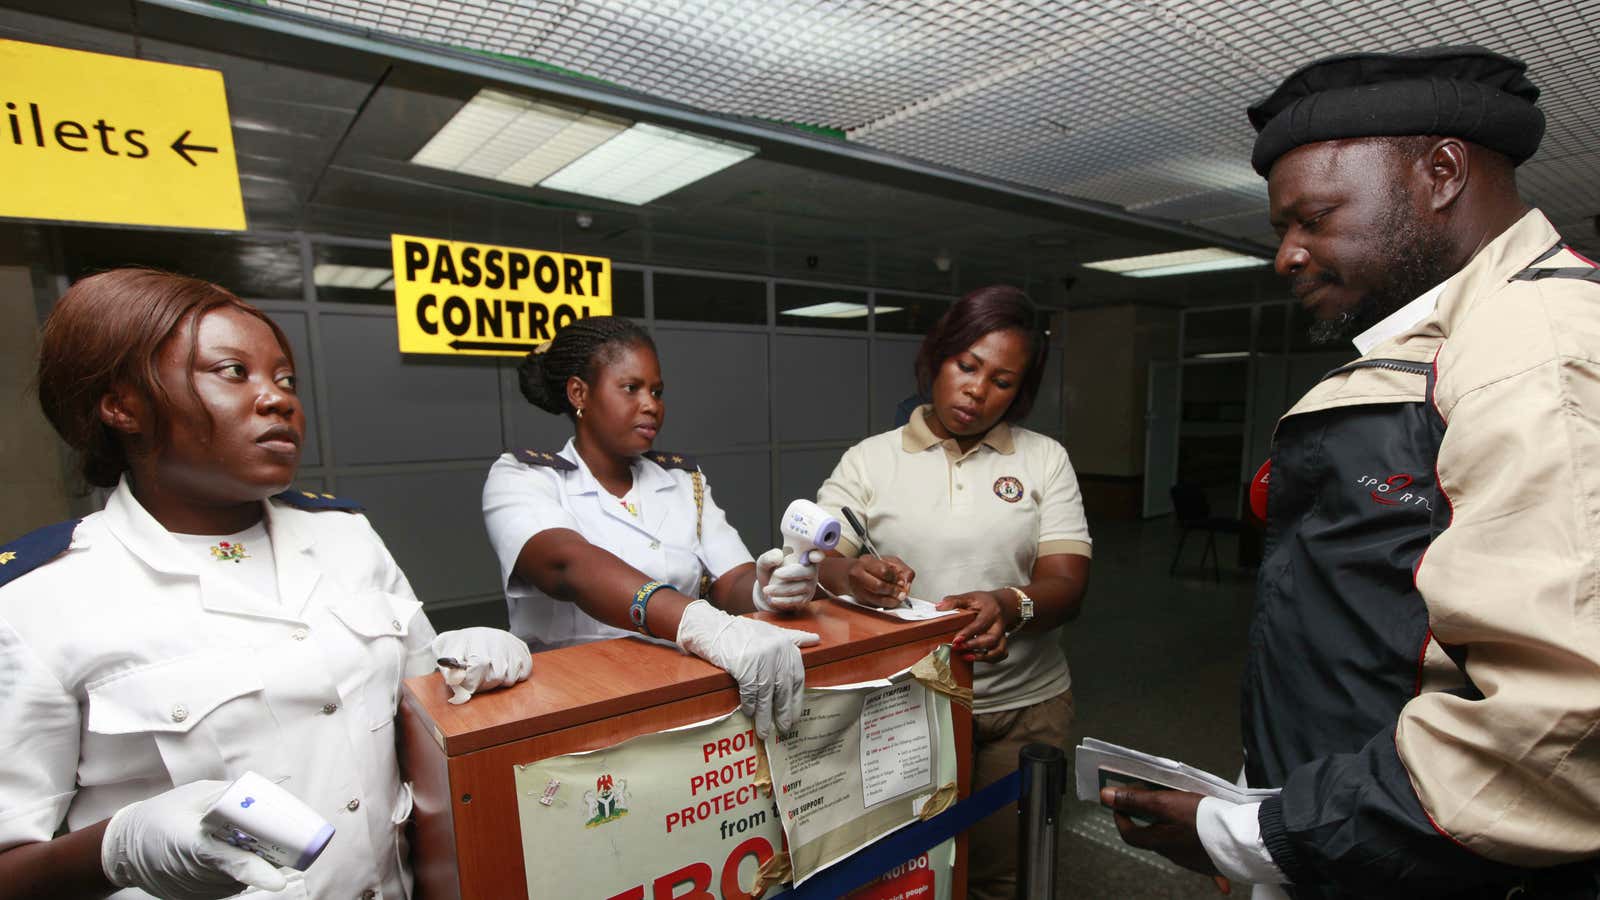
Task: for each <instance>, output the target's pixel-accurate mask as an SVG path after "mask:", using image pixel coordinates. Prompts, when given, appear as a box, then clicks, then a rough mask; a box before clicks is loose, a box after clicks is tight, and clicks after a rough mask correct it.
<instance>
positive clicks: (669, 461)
mask: <svg viewBox="0 0 1600 900" xmlns="http://www.w3.org/2000/svg"><path fill="white" fill-rule="evenodd" d="M644 458H645V459H648V460H650V461H651V462H653V463H655V464H656V465H658V466H660V467H661V468H663V469H682V470H684V471H685V472H693V471H695V470H696V469H698V468H700V464H699V463H697V462H695V461H694V457H692V456H687V455H685V454H682V453H667V452H665V451H654V450H653V451H651V452H649V453H646V454H645V455H644Z"/></svg>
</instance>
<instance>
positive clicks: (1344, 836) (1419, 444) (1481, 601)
mask: <svg viewBox="0 0 1600 900" xmlns="http://www.w3.org/2000/svg"><path fill="white" fill-rule="evenodd" d="M1524 70H1525V67H1524V66H1523V65H1522V63H1520V62H1517V61H1516V60H1512V59H1508V58H1506V57H1504V56H1500V55H1498V54H1494V53H1490V52H1488V51H1486V50H1482V49H1480V48H1476V47H1441V48H1432V49H1428V50H1422V51H1415V52H1410V53H1398V54H1352V55H1345V56H1337V57H1331V58H1328V59H1323V60H1320V61H1318V62H1315V63H1312V64H1311V65H1309V66H1306V67H1305V68H1303V69H1301V70H1299V71H1297V72H1295V73H1294V74H1293V75H1291V76H1290V77H1289V78H1288V79H1287V80H1286V81H1284V83H1283V84H1282V85H1281V86H1280V87H1279V88H1278V89H1277V90H1276V91H1274V92H1273V94H1272V95H1271V96H1270V97H1268V98H1267V99H1266V100H1264V101H1262V102H1260V103H1258V104H1256V105H1254V106H1252V107H1251V108H1250V111H1249V113H1250V121H1251V123H1252V124H1253V125H1254V126H1255V128H1256V130H1257V132H1258V133H1259V136H1258V138H1257V140H1256V145H1255V152H1254V154H1253V157H1252V162H1253V164H1254V165H1255V168H1256V171H1258V172H1260V173H1261V174H1262V175H1264V176H1266V178H1267V188H1268V196H1269V199H1270V209H1271V216H1272V222H1273V225H1274V227H1275V228H1276V229H1277V232H1278V234H1279V236H1280V242H1281V243H1280V245H1279V248H1278V255H1277V259H1276V267H1277V270H1278V272H1279V274H1281V275H1283V276H1284V277H1286V278H1288V279H1289V281H1290V286H1291V289H1292V290H1293V292H1294V294H1295V295H1296V297H1298V298H1299V300H1300V302H1301V303H1302V304H1303V305H1304V306H1305V307H1306V308H1307V309H1308V310H1310V311H1311V313H1312V314H1313V316H1314V318H1315V319H1316V321H1317V325H1316V327H1315V330H1314V335H1315V336H1316V337H1317V338H1319V339H1322V340H1334V339H1338V338H1341V337H1348V338H1353V342H1354V343H1355V345H1356V347H1357V349H1358V350H1359V351H1360V353H1361V356H1360V358H1359V359H1357V360H1356V361H1355V362H1352V363H1350V364H1349V365H1346V366H1342V367H1340V368H1338V369H1335V370H1334V371H1333V372H1331V373H1329V374H1328V375H1327V376H1326V377H1325V378H1324V379H1323V380H1322V381H1321V382H1320V383H1319V384H1317V385H1316V386H1315V387H1313V388H1312V389H1311V391H1309V392H1308V393H1307V394H1306V395H1305V396H1304V397H1303V398H1302V399H1301V400H1300V401H1299V403H1297V404H1295V406H1294V407H1293V408H1292V409H1291V410H1290V411H1289V412H1288V413H1287V414H1286V415H1284V417H1283V418H1282V419H1281V420H1280V421H1279V423H1278V427H1277V432H1276V434H1275V439H1274V447H1273V454H1272V459H1271V460H1270V462H1269V464H1268V466H1264V467H1263V470H1262V472H1261V473H1260V475H1259V477H1261V478H1263V479H1266V480H1267V483H1268V485H1269V493H1268V497H1267V503H1266V504H1265V509H1264V510H1262V512H1263V513H1264V515H1265V517H1266V519H1267V522H1268V531H1267V549H1266V553H1265V558H1264V560H1263V562H1262V565H1261V570H1260V575H1259V579H1258V585H1257V588H1258V597H1257V607H1256V617H1255V621H1254V622H1253V624H1252V626H1251V630H1250V644H1249V653H1248V658H1247V663H1246V667H1245V673H1244V679H1243V692H1242V694H1243V697H1242V699H1243V719H1244V722H1243V726H1244V728H1243V730H1244V745H1245V758H1246V763H1245V774H1246V779H1247V782H1248V784H1249V785H1250V786H1251V787H1259V788H1281V789H1282V790H1281V792H1280V793H1279V794H1277V795H1276V796H1274V797H1271V798H1270V799H1267V800H1265V801H1263V802H1260V803H1250V804H1242V805H1237V806H1235V805H1232V804H1229V803H1226V802H1223V801H1220V800H1216V799H1213V798H1206V799H1203V800H1202V799H1201V798H1200V797H1199V796H1198V795H1196V794H1190V793H1185V792H1179V791H1137V790H1132V789H1114V790H1109V791H1107V792H1106V793H1105V794H1104V795H1103V797H1102V799H1103V800H1104V801H1105V802H1106V803H1108V804H1109V805H1111V806H1112V807H1113V808H1114V809H1116V810H1117V811H1118V816H1117V824H1118V827H1119V829H1120V830H1121V831H1122V834H1123V838H1124V839H1125V840H1126V841H1127V842H1128V843H1130V844H1133V845H1134V846H1138V847H1144V848H1148V849H1152V850H1156V851H1158V852H1160V853H1163V854H1164V855H1166V856H1168V857H1169V858H1171V859H1173V860H1174V861H1176V862H1179V863H1180V864H1182V865H1185V866H1188V867H1190V868H1192V869H1195V870H1197V871H1201V872H1206V873H1209V874H1216V873H1221V874H1222V875H1225V876H1227V877H1228V878H1229V879H1232V880H1235V881H1245V882H1253V883H1256V884H1257V885H1258V888H1257V890H1258V891H1260V892H1263V893H1266V894H1268V895H1271V893H1272V892H1277V891H1287V892H1288V893H1289V894H1291V895H1293V896H1295V897H1297V898H1301V897H1319V898H1320V897H1330V898H1331V897H1375V896H1392V897H1424V896H1428V897H1463V898H1464V897H1471V898H1477V897H1485V898H1487V897H1494V898H1504V897H1522V898H1525V900H1532V898H1546V897H1559V898H1578V897H1583V898H1594V897H1596V896H1597V895H1600V867H1597V864H1596V861H1597V859H1600V274H1597V270H1596V268H1595V266H1594V264H1593V263H1591V262H1589V261H1588V260H1587V259H1584V258H1583V257H1582V256H1580V255H1578V254H1577V253H1575V252H1574V251H1572V250H1570V249H1568V248H1567V247H1566V246H1565V245H1564V244H1563V243H1562V241H1561V237H1560V235H1558V234H1557V233H1556V231H1555V229H1554V228H1553V227H1552V226H1551V225H1550V223H1549V221H1548V220H1546V219H1545V217H1544V216H1543V215H1542V214H1541V213H1540V212H1539V211H1538V210H1535V209H1529V208H1528V207H1527V206H1526V205H1525V204H1524V203H1523V202H1522V200H1521V198H1520V197H1519V195H1518V193H1517V183H1516V167H1517V165H1519V164H1520V163H1521V162H1523V161H1524V160H1526V159H1528V157H1530V156H1532V155H1533V153H1534V151H1535V150H1536V149H1537V148H1538V145H1539V139H1540V137H1541V136H1542V135H1543V132H1544V117H1543V114H1542V113H1541V112H1540V111H1539V109H1538V108H1537V107H1536V106H1535V105H1534V103H1535V101H1536V100H1537V99H1538V96H1539V91H1538V89H1537V88H1536V87H1534V85H1533V84H1532V83H1531V82H1530V81H1528V79H1527V78H1526V76H1525V74H1524ZM1126 814H1133V815H1138V816H1140V817H1141V818H1145V819H1148V820H1155V824H1152V825H1148V826H1142V827H1141V826H1137V825H1135V824H1134V823H1133V822H1132V821H1131V820H1130V819H1129V818H1127V815H1126ZM1267 885H1273V886H1275V887H1270V888H1264V887H1262V886H1267Z"/></svg>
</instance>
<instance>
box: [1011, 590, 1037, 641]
mask: <svg viewBox="0 0 1600 900" xmlns="http://www.w3.org/2000/svg"><path fill="white" fill-rule="evenodd" d="M1006 590H1008V591H1010V592H1011V593H1013V594H1016V595H1017V616H1018V618H1017V627H1015V628H1013V629H1011V630H1009V631H1007V632H1006V638H1007V639H1008V640H1009V639H1010V638H1011V636H1012V635H1013V634H1016V633H1017V632H1019V631H1021V630H1022V629H1024V628H1027V627H1028V623H1029V622H1032V621H1033V598H1032V597H1029V596H1028V595H1027V594H1024V593H1023V592H1022V588H1019V587H1008V588H1006Z"/></svg>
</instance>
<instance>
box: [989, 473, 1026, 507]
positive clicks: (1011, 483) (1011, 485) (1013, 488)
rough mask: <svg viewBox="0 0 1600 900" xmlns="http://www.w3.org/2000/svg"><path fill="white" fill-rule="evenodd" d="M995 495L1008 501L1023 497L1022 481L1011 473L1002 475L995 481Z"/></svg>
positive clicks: (1011, 501)
mask: <svg viewBox="0 0 1600 900" xmlns="http://www.w3.org/2000/svg"><path fill="white" fill-rule="evenodd" d="M994 495H995V496H996V497H999V498H1000V499H1001V500H1004V501H1005V502H1007V503H1015V502H1017V501H1018V500H1021V499H1022V482H1020V481H1018V480H1017V479H1015V478H1013V477H1011V476H1010V475H1001V476H1000V477H999V478H996V479H995V481H994Z"/></svg>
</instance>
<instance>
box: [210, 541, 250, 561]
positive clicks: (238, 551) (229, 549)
mask: <svg viewBox="0 0 1600 900" xmlns="http://www.w3.org/2000/svg"><path fill="white" fill-rule="evenodd" d="M211 558H212V559H214V560H216V561H217V562H234V563H236V562H242V561H244V560H247V559H249V558H250V554H248V553H246V552H244V544H242V543H239V542H237V541H235V542H232V543H229V542H228V541H219V542H217V543H215V544H212V545H211Z"/></svg>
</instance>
